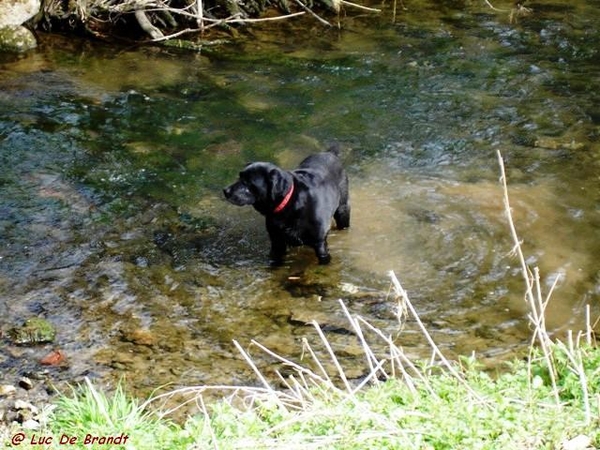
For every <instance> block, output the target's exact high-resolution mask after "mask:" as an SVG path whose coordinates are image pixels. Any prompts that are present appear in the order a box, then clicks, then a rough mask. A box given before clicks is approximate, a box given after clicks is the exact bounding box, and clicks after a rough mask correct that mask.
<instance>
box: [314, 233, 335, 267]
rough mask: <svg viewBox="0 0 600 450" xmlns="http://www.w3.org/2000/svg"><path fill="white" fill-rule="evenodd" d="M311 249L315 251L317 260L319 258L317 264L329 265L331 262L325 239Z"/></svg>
mask: <svg viewBox="0 0 600 450" xmlns="http://www.w3.org/2000/svg"><path fill="white" fill-rule="evenodd" d="M313 248H314V249H315V253H316V255H317V258H319V264H329V263H330V262H331V255H330V254H329V250H328V248H327V241H326V240H325V239H323V240H322V241H318V242H317V243H316V244H315V245H314V246H313Z"/></svg>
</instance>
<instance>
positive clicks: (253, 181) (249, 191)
mask: <svg viewBox="0 0 600 450" xmlns="http://www.w3.org/2000/svg"><path fill="white" fill-rule="evenodd" d="M290 183H292V181H291V175H290V174H289V173H287V172H285V171H284V170H282V169H280V168H279V167H277V166H276V165H275V164H271V163H265V162H255V163H250V164H248V165H247V166H246V167H245V168H244V170H242V171H241V172H240V174H239V179H238V180H237V181H236V182H235V183H233V184H230V185H229V186H227V187H226V188H225V189H223V194H225V198H226V199H227V201H228V202H230V203H232V204H234V205H236V206H244V205H253V206H254V207H255V208H256V209H257V210H258V211H260V212H262V213H266V212H269V211H273V209H274V208H275V207H276V206H277V204H278V202H280V201H281V198H282V196H285V194H286V192H287V191H288V189H289V185H290Z"/></svg>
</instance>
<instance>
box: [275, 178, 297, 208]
mask: <svg viewBox="0 0 600 450" xmlns="http://www.w3.org/2000/svg"><path fill="white" fill-rule="evenodd" d="M293 193H294V182H293V181H292V185H291V186H290V190H289V191H288V192H287V194H285V197H283V200H281V203H280V204H279V205H277V207H276V208H275V209H274V210H273V214H277V213H279V212H281V211H283V208H285V207H286V206H287V204H288V203H289V201H290V198H292V194H293Z"/></svg>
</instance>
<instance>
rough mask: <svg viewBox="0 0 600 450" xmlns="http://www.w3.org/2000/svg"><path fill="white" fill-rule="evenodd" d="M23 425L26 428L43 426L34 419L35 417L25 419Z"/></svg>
mask: <svg viewBox="0 0 600 450" xmlns="http://www.w3.org/2000/svg"><path fill="white" fill-rule="evenodd" d="M21 426H22V427H23V429H25V430H39V429H40V428H41V425H40V423H39V422H38V421H37V420H34V419H28V420H26V421H24V422H23V423H22V424H21Z"/></svg>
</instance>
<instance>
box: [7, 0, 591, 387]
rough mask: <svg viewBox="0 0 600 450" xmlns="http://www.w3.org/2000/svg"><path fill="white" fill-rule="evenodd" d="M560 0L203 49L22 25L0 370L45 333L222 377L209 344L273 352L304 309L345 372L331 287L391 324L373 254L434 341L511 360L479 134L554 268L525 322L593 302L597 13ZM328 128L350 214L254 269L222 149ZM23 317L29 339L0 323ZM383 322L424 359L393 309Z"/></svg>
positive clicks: (110, 373) (349, 342) (105, 374)
mask: <svg viewBox="0 0 600 450" xmlns="http://www.w3.org/2000/svg"><path fill="white" fill-rule="evenodd" d="M580 3H581V2H575V3H571V4H570V6H569V8H568V10H563V9H561V8H560V5H559V4H556V5H554V4H552V5H550V4H545V5H539V8H536V14H535V15H533V16H532V17H528V18H523V19H522V20H520V21H519V23H517V24H510V23H509V22H508V20H507V17H504V16H500V15H495V14H492V13H491V12H490V11H489V10H487V9H483V10H481V9H477V10H473V11H471V10H467V9H464V8H454V7H449V6H447V8H448V9H444V8H439V7H437V6H435V7H434V6H432V7H431V9H430V10H426V11H424V10H419V11H418V12H417V11H414V12H407V13H406V16H405V17H404V16H403V17H402V18H400V19H399V20H398V23H397V24H390V23H389V21H388V17H387V16H385V15H383V16H382V17H371V18H369V17H362V18H348V19H347V22H346V24H345V27H346V29H345V30H344V31H342V32H340V33H339V34H337V33H334V32H327V33H323V32H322V30H319V31H315V32H314V36H313V34H311V36H313V37H314V40H312V41H311V42H310V43H309V44H307V40H306V37H305V36H302V38H301V39H300V38H298V37H297V36H298V33H297V32H296V34H294V33H291V32H289V30H288V27H289V25H273V29H271V30H270V32H269V33H268V34H266V35H265V36H262V35H256V39H253V40H252V41H248V42H245V43H244V44H243V45H242V44H240V45H237V46H231V47H227V48H225V49H223V51H222V52H221V53H220V54H219V55H212V54H208V56H206V55H203V54H199V55H195V54H194V55H192V54H189V53H175V54H173V53H169V52H166V51H160V50H154V49H139V50H127V49H124V50H122V51H120V52H116V53H115V52H114V49H112V48H110V49H109V48H103V47H99V46H97V45H96V46H94V47H93V48H92V47H90V44H87V43H70V44H66V43H65V42H64V41H63V40H61V39H60V38H57V37H44V42H45V43H44V45H43V46H42V49H41V50H40V51H38V52H36V53H33V54H30V55H27V56H25V57H22V58H19V59H13V60H6V59H5V60H4V61H2V62H1V63H0V87H1V91H0V103H1V104H2V113H0V158H1V161H0V162H1V168H0V186H1V187H2V190H1V193H0V299H1V300H0V316H1V317H2V319H1V322H0V326H1V327H2V331H3V335H4V337H5V338H4V340H3V347H2V350H1V351H0V368H1V369H2V371H3V372H4V373H7V374H16V373H35V372H39V371H40V366H39V359H40V358H41V357H42V356H44V354H45V353H47V352H48V351H49V349H51V348H53V347H56V348H60V349H61V350H62V351H63V352H64V353H65V354H66V355H67V358H68V359H67V363H66V364H65V365H63V366H60V367H58V368H49V369H48V370H50V371H51V374H52V376H54V377H55V378H57V379H69V380H70V379H77V378H79V377H81V376H83V375H89V376H95V377H98V378H106V379H116V378H119V377H121V376H122V375H125V376H126V382H127V383H129V384H130V385H131V386H132V387H133V388H135V389H137V391H138V392H140V393H148V392H149V391H151V390H152V389H154V388H155V387H156V386H158V385H162V384H165V383H175V384H180V383H181V384H187V385H189V384H223V383H238V384H247V383H248V382H251V380H253V379H254V377H253V375H252V373H251V371H250V369H249V368H248V367H247V365H246V364H245V363H244V362H243V360H242V359H241V358H240V356H239V355H238V354H237V353H236V352H235V350H234V348H233V346H232V344H231V342H232V340H233V339H237V340H239V341H240V342H241V343H242V344H243V345H247V344H248V342H249V340H250V339H256V340H258V341H260V342H262V343H263V344H265V345H266V346H267V347H270V348H272V349H273V350H274V351H276V352H280V353H282V354H284V355H289V356H291V357H298V358H299V357H300V355H301V352H302V348H301V341H302V338H304V337H307V338H308V339H309V341H312V340H314V339H316V336H315V333H314V331H313V330H312V327H311V326H310V322H311V321H312V320H313V319H315V320H317V321H318V322H319V323H320V324H321V325H322V326H323V327H324V328H325V329H326V330H327V332H328V334H329V335H330V336H331V339H332V342H333V345H334V346H335V349H336V351H338V352H339V353H340V357H341V359H342V360H343V362H344V364H347V365H348V366H349V367H353V368H355V369H354V372H353V373H351V375H353V376H356V377H359V376H360V375H362V374H363V373H364V372H365V371H366V368H361V367H360V364H356V358H357V355H358V354H360V347H359V346H358V345H357V342H356V339H355V337H354V336H353V335H352V334H351V333H349V332H348V325H347V324H346V323H345V320H344V317H343V315H342V312H341V310H340V306H339V304H338V299H340V298H341V299H343V300H344V302H345V303H346V304H347V305H348V307H349V309H350V310H351V311H353V312H355V313H358V314H361V315H363V316H364V317H365V318H367V319H368V320H370V321H372V322H373V323H374V324H375V325H377V326H378V327H380V328H381V329H382V330H384V331H385V332H386V333H389V334H395V333H397V332H398V331H399V330H398V328H399V327H398V322H397V318H396V316H395V305H394V303H393V301H391V299H390V298H389V297H388V287H389V282H388V280H387V276H386V272H387V271H388V270H394V271H395V272H396V274H397V275H398V276H399V278H400V279H401V281H402V282H403V285H404V287H405V288H406V289H407V290H408V291H409V294H410V295H411V298H412V300H413V302H414V303H415V305H416V307H417V309H418V310H419V312H420V314H421V315H422V318H423V320H424V321H425V322H426V324H427V325H428V327H429V328H430V330H431V331H432V333H433V335H434V338H435V339H436V340H437V342H438V343H439V344H440V346H441V347H442V348H443V349H444V350H445V351H446V352H447V353H448V355H449V356H452V355H456V354H467V353H471V352H473V351H475V352H477V353H478V354H480V355H482V356H483V357H485V358H489V359H490V360H491V361H497V360H499V359H502V358H506V357H511V356H513V355H514V354H515V353H516V352H518V351H519V350H520V349H522V348H523V346H524V345H526V344H527V343H528V339H529V330H528V327H527V319H526V315H527V311H526V307H525V305H524V302H523V286H522V281H521V278H520V276H521V275H520V273H519V271H518V265H517V262H516V261H515V259H514V258H513V257H512V256H511V255H510V250H511V241H510V239H509V236H508V229H507V224H506V221H505V218H504V215H503V207H502V198H501V189H500V186H499V184H498V176H499V170H498V167H497V161H496V151H497V150H498V149H499V150H501V151H502V152H503V154H504V156H505V159H506V165H507V168H508V171H509V173H508V177H509V184H510V194H511V197H512V203H513V209H514V211H513V213H514V217H515V221H516V222H517V227H518V229H519V232H520V234H521V237H522V238H523V239H524V246H525V250H526V252H527V254H528V255H530V259H529V261H528V262H529V263H530V264H532V265H539V266H540V268H541V273H542V274H543V277H544V279H543V282H544V285H545V286H546V287H548V286H550V285H551V284H552V282H553V281H554V279H555V278H556V277H558V276H560V282H559V285H558V289H557V290H556V292H555V294H554V297H553V300H552V302H551V304H550V307H549V311H548V323H549V326H550V327H552V328H553V329H555V330H556V331H557V332H560V331H561V330H564V329H565V328H567V327H579V326H580V325H581V324H582V321H583V318H582V311H583V305H585V304H590V305H591V306H592V312H593V314H595V316H594V317H596V316H597V315H598V312H599V306H600V305H599V304H598V297H599V295H600V272H598V256H597V255H598V254H600V239H599V237H600V236H599V230H600V210H599V208H598V204H599V201H600V190H599V188H598V186H599V184H598V173H599V161H600V159H599V155H600V149H599V147H598V135H599V123H598V111H597V105H598V100H599V99H598V92H600V89H598V88H599V87H600V86H599V83H600V78H599V77H598V73H600V72H599V71H598V70H597V69H598V65H597V62H596V61H597V52H598V48H600V46H598V45H597V44H598V43H599V41H600V38H599V34H598V29H600V28H599V27H598V25H599V24H598V19H595V18H594V17H600V15H598V14H597V13H598V10H597V9H598V7H597V6H593V5H592V6H590V5H588V4H586V5H583V4H582V3H581V4H580ZM536 6H537V5H536ZM424 8H426V7H425V6H424ZM590 10H593V11H594V12H595V13H596V14H589V12H590ZM295 36H296V37H295ZM333 139H337V140H339V141H341V143H342V146H343V148H344V160H345V163H346V166H347V167H348V171H349V174H350V178H351V200H352V208H353V217H352V226H351V228H350V229H349V230H345V231H340V232H338V231H334V232H332V234H331V236H330V239H329V241H330V247H331V250H332V256H333V262H332V264H331V265H330V266H328V267H321V266H318V265H316V264H315V260H314V259H315V258H314V254H313V253H312V252H311V251H309V250H306V249H297V250H294V251H292V252H291V253H290V255H289V257H288V260H287V262H286V265H284V267H281V268H277V269H273V268H270V267H268V265H267V258H266V256H267V248H268V240H267V236H266V233H265V231H264V226H263V220H262V218H260V217H259V216H258V215H257V214H256V213H255V212H254V211H253V210H251V209H250V208H246V209H244V208H236V207H234V206H232V205H229V204H227V203H226V202H225V201H224V200H223V199H222V198H221V193H220V192H221V191H220V190H221V188H222V187H223V186H224V185H226V184H228V183H229V182H230V181H231V180H233V179H234V178H235V177H236V176H237V172H238V171H239V169H240V168H241V167H242V166H243V165H244V164H245V163H246V162H248V161H252V160H270V161H275V162H277V163H279V164H281V165H282V166H284V167H289V168H291V167H293V166H294V165H295V164H296V163H297V162H298V161H300V160H301V159H302V158H303V157H304V156H306V155H307V154H309V153H312V152H314V151H319V150H320V149H323V148H325V147H326V146H327V143H328V142H330V141H331V140H333ZM32 316H41V317H45V318H47V319H48V320H49V321H50V322H51V323H52V324H54V325H55V326H56V327H57V329H58V337H57V341H56V342H55V343H54V344H52V345H46V346H33V347H20V346H16V345H13V344H12V343H11V342H10V341H9V339H8V338H7V334H6V332H7V330H9V329H10V328H12V327H14V326H16V325H18V324H20V323H22V322H23V321H24V320H26V319H27V318H29V317H32ZM398 339H399V340H400V341H401V342H402V345H403V346H404V347H405V348H406V349H407V350H408V351H409V352H412V353H413V354H415V355H418V356H424V355H425V354H424V351H425V345H424V343H423V342H422V340H421V339H420V338H419V336H418V333H417V332H416V331H414V330H412V329H411V327H410V325H408V326H407V327H406V328H405V329H404V331H403V332H402V334H400V335H399V337H398ZM359 360H360V361H362V359H360V357H359ZM257 363H258V364H259V365H260V366H261V367H268V366H270V365H271V364H272V362H271V361H268V360H263V359H261V358H258V360H257ZM361 364H362V363H361Z"/></svg>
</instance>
